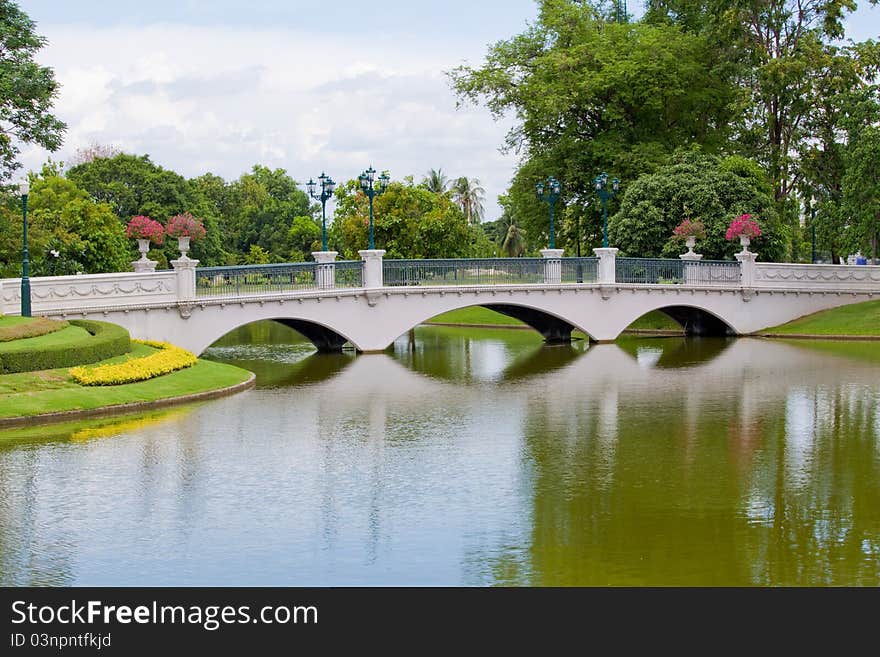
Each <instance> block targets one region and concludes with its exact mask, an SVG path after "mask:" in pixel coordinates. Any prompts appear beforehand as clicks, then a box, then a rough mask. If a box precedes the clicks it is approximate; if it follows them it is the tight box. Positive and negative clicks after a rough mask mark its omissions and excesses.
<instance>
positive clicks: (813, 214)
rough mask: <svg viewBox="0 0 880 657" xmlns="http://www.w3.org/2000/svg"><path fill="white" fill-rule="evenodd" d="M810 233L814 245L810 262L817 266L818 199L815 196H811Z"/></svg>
mask: <svg viewBox="0 0 880 657" xmlns="http://www.w3.org/2000/svg"><path fill="white" fill-rule="evenodd" d="M810 232H811V233H812V234H813V235H812V238H813V240H812V241H813V244H812V247H813V249H812V255H811V256H810V262H812V263H813V264H814V265H815V264H816V198H815V197H814V196H810Z"/></svg>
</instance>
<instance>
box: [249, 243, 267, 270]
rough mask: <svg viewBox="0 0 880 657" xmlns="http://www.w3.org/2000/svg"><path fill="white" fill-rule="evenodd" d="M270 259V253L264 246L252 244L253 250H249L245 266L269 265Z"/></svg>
mask: <svg viewBox="0 0 880 657" xmlns="http://www.w3.org/2000/svg"><path fill="white" fill-rule="evenodd" d="M270 258H271V256H270V255H269V252H268V251H267V250H266V249H264V248H263V247H262V246H259V245H257V244H251V248H250V249H249V250H248V253H247V255H246V256H245V257H244V264H246V265H268V264H269V262H270Z"/></svg>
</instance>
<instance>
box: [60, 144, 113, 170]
mask: <svg viewBox="0 0 880 657" xmlns="http://www.w3.org/2000/svg"><path fill="white" fill-rule="evenodd" d="M120 153H122V151H121V150H119V148H117V147H116V146H112V145H109V146H108V145H107V144H99V143H98V142H94V141H93V142H91V143H90V144H89V145H88V146H82V147H80V148H77V149H76V151H74V153H73V156H72V157H71V158H70V159H69V160H68V161H67V165H68V166H70V167H75V166H79V165H80V164H85V163H87V162H91V161H92V160H96V159H98V158H101V157H103V158H106V159H109V158H111V157H116V156H117V155H119V154H120Z"/></svg>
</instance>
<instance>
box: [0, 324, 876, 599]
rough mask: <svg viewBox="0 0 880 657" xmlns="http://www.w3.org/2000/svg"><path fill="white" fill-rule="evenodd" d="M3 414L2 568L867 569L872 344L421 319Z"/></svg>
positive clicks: (775, 578)
mask: <svg viewBox="0 0 880 657" xmlns="http://www.w3.org/2000/svg"><path fill="white" fill-rule="evenodd" d="M206 356H207V357H209V358H213V359H216V360H223V361H227V362H232V363H235V364H239V365H241V366H243V367H246V368H248V369H250V370H252V371H254V372H256V373H257V375H258V387H257V389H255V390H253V391H249V392H246V393H243V394H239V395H237V396H234V397H230V398H227V399H222V400H217V401H212V402H208V403H205V404H201V405H197V406H191V407H184V408H177V409H173V410H169V411H164V412H158V413H152V414H148V415H141V416H137V417H129V418H115V419H104V420H93V421H89V422H81V423H77V424H69V425H57V426H44V427H38V428H30V429H21V430H16V431H7V432H3V433H0V530H2V531H0V584H5V585H27V584H30V585H114V586H115V585H319V586H324V585H345V584H348V585H394V584H401V585H433V584H436V585H606V584H613V585H825V584H830V585H871V586H877V585H878V584H880V344H878V343H828V342H824V343H809V342H778V341H777V342H774V341H767V340H758V339H736V340H733V339H730V340H727V339H687V338H638V339H637V338H624V339H622V340H620V341H619V342H618V343H616V344H603V345H590V344H589V343H587V342H581V341H578V342H574V343H572V344H571V345H570V346H569V345H564V346H545V345H544V344H543V343H542V342H541V339H540V337H539V336H537V335H536V334H534V333H532V332H529V331H517V330H499V329H489V330H486V329H483V330H480V329H472V328H447V327H420V328H418V329H416V330H415V331H413V332H411V333H410V334H408V335H406V336H403V337H401V338H400V339H399V340H398V341H397V342H396V343H395V344H394V347H393V349H392V350H389V351H388V352H387V353H386V354H380V355H362V356H357V355H355V354H354V353H353V352H346V353H343V354H341V355H319V354H316V353H314V350H313V349H312V347H311V345H310V344H309V343H307V342H304V341H303V340H302V339H301V338H299V337H298V335H297V334H296V333H294V332H293V331H291V330H290V329H288V328H286V327H284V326H281V325H279V324H275V323H272V322H261V323H257V324H252V325H249V326H247V327H243V328H242V329H239V330H237V331H236V332H234V333H232V334H230V335H228V336H226V337H225V338H224V339H223V340H221V341H220V342H219V343H218V344H217V345H215V346H214V347H212V348H211V349H210V350H209V351H208V352H207V354H206Z"/></svg>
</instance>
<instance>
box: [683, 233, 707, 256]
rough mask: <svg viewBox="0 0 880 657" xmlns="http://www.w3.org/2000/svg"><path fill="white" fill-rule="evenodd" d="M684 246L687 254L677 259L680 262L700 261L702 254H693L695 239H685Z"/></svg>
mask: <svg viewBox="0 0 880 657" xmlns="http://www.w3.org/2000/svg"><path fill="white" fill-rule="evenodd" d="M684 245H685V246H686V247H687V248H688V250H687V253H682V254H681V255H680V256H678V257H679V258H681V259H682V260H702V258H703V254H702V253H695V252H694V247H695V246H696V245H697V238H696V237H694V236H693V235H691V236H690V237H687V238H685V241H684Z"/></svg>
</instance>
